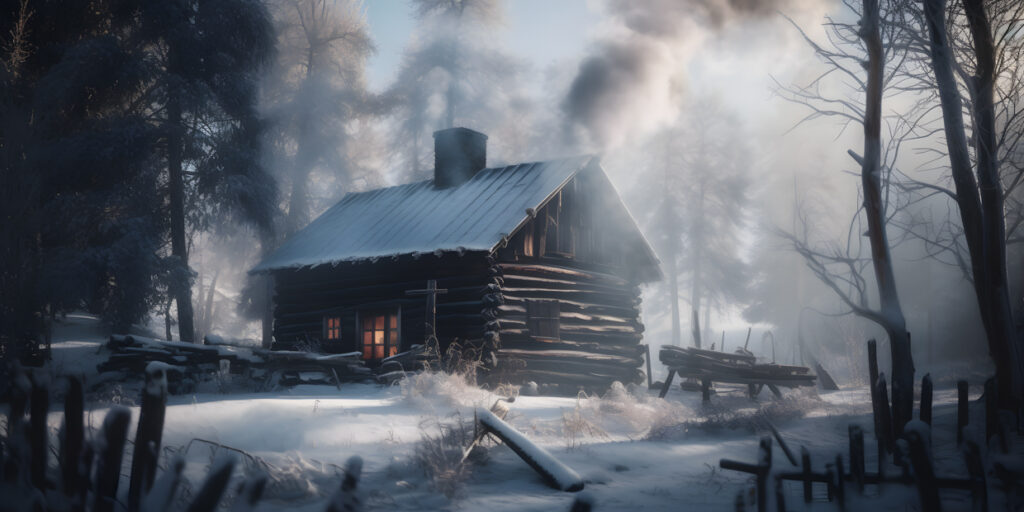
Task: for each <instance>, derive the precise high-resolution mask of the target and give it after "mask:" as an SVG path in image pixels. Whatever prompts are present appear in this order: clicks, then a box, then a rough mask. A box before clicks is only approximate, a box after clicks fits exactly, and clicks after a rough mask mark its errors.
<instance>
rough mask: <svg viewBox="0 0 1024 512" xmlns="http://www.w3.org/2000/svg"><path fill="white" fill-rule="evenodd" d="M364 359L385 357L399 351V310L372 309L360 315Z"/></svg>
mask: <svg viewBox="0 0 1024 512" xmlns="http://www.w3.org/2000/svg"><path fill="white" fill-rule="evenodd" d="M360 326H361V331H362V353H363V359H384V358H385V357H391V356H393V355H395V354H397V353H398V345H399V337H398V312H397V311H371V312H366V313H363V314H362V315H361V317H360Z"/></svg>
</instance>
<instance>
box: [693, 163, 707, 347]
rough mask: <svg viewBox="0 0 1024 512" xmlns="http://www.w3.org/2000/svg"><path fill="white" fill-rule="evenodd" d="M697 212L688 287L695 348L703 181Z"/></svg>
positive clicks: (698, 311) (702, 228)
mask: <svg viewBox="0 0 1024 512" xmlns="http://www.w3.org/2000/svg"><path fill="white" fill-rule="evenodd" d="M696 213H697V214H696V215H695V216H694V217H695V218H694V219H691V222H694V223H695V224H694V225H693V230H692V233H691V236H690V244H691V245H692V246H693V247H692V250H693V269H692V270H693V279H692V281H691V283H690V284H691V288H690V307H691V310H692V311H691V312H692V314H691V315H690V316H691V317H692V318H691V322H692V323H693V325H692V327H691V330H692V331H693V344H694V346H695V347H697V348H701V342H700V325H699V324H700V321H699V320H700V299H701V290H700V288H701V260H702V259H703V257H704V254H703V251H704V236H703V235H704V233H703V231H704V227H703V225H702V223H703V222H704V182H703V181H701V183H700V200H699V201H698V203H697V212H696Z"/></svg>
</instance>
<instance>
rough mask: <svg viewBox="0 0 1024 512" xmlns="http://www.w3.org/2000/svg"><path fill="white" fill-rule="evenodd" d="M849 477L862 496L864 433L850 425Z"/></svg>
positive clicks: (855, 426)
mask: <svg viewBox="0 0 1024 512" xmlns="http://www.w3.org/2000/svg"><path fill="white" fill-rule="evenodd" d="M849 435H850V475H851V476H852V477H853V481H854V483H856V484H857V492H858V493H860V494H864V431H863V430H861V428H860V427H858V426H857V425H850V427H849Z"/></svg>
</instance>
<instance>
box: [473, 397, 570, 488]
mask: <svg viewBox="0 0 1024 512" xmlns="http://www.w3.org/2000/svg"><path fill="white" fill-rule="evenodd" d="M476 415H477V420H478V421H479V422H480V424H481V425H482V426H483V427H484V428H486V429H487V430H488V431H490V433H491V434H494V435H495V436H496V437H498V438H499V439H501V440H502V441H503V442H504V443H505V444H506V445H508V447H509V448H511V449H512V451H514V452H516V454H517V455H519V457H520V458H521V459H523V461H525V462H526V463H527V464H529V465H530V467H532V468H533V469H534V470H535V471H536V472H537V473H539V474H540V475H541V476H542V477H544V480H545V481H547V483H548V484H549V485H551V486H552V487H554V488H556V489H559V490H562V491H568V492H576V491H580V490H583V479H582V478H580V475H579V473H576V472H575V471H573V470H572V468H570V467H569V466H566V465H565V464H562V463H561V462H560V461H559V460H558V459H556V458H555V457H554V456H552V455H551V454H550V453H549V452H548V451H547V450H545V449H544V448H542V447H540V446H537V445H536V444H534V443H533V442H532V441H530V440H529V439H527V438H526V436H524V435H523V434H522V433H520V432H519V431H518V430H516V429H515V428H513V427H512V426H511V425H509V424H508V423H505V421H504V420H502V419H499V418H498V417H497V416H495V415H494V413H492V412H491V411H488V410H487V409H484V408H478V409H477V411H476Z"/></svg>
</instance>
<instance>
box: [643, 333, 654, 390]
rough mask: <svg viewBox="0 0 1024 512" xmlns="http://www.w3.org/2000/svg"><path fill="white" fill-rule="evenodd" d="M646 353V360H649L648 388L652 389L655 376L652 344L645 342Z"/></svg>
mask: <svg viewBox="0 0 1024 512" xmlns="http://www.w3.org/2000/svg"><path fill="white" fill-rule="evenodd" d="M644 353H645V354H646V356H645V357H644V361H646V362H647V389H651V388H653V387H654V380H653V379H654V378H653V377H652V376H651V346H650V345H649V344H647V343H644Z"/></svg>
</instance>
